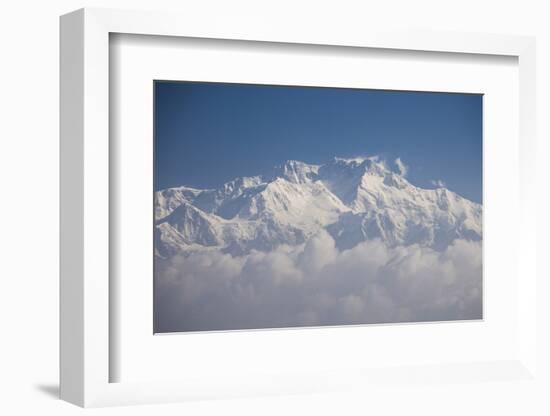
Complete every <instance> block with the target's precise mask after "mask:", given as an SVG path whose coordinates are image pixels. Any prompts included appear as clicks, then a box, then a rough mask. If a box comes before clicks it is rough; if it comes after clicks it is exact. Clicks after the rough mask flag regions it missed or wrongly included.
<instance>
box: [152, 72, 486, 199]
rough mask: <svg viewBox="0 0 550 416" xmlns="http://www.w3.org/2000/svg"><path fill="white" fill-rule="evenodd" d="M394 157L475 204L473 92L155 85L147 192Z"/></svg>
mask: <svg viewBox="0 0 550 416" xmlns="http://www.w3.org/2000/svg"><path fill="white" fill-rule="evenodd" d="M368 155H380V156H381V157H383V158H385V159H387V160H388V161H392V160H394V159H395V158H397V157H400V158H401V160H402V161H403V162H404V163H405V164H406V165H408V166H409V173H408V175H407V178H408V179H409V181H410V182H411V183H413V184H415V185H417V186H421V187H424V188H433V187H434V185H433V184H432V181H434V180H441V181H443V182H444V183H445V184H446V186H447V188H449V189H451V190H452V191H455V192H457V193H458V194H460V195H462V196H464V197H466V198H468V199H470V200H473V201H476V202H481V200H482V96H481V95H475V94H451V93H427V92H408V91H407V92H403V91H379V90H361V89H339V88H308V87H280V86H268V85H244V84H219V83H187V82H164V81H163V82H155V164H156V189H164V188H167V187H172V186H179V185H187V186H194V187H198V188H211V187H216V186H219V185H221V184H222V183H224V182H226V181H228V180H231V179H233V178H235V177H238V176H252V175H256V174H261V173H265V172H267V171H269V169H270V168H271V167H273V166H275V165H278V164H280V163H282V162H283V161H285V160H288V159H295V160H301V161H304V162H308V163H324V162H327V161H329V160H330V159H332V158H333V157H335V156H337V157H352V156H368Z"/></svg>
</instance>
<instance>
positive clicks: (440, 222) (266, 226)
mask: <svg viewBox="0 0 550 416" xmlns="http://www.w3.org/2000/svg"><path fill="white" fill-rule="evenodd" d="M481 220H482V206H481V205H480V204H477V203H475V202H472V201H469V200H467V199H465V198H463V197H461V196H459V195H458V194H456V193H454V192H452V191H450V190H448V189H446V188H443V187H439V188H437V189H423V188H419V187H416V186H415V185H413V184H411V183H410V182H409V181H408V180H407V179H406V176H405V175H404V174H403V172H402V171H399V172H395V171H393V170H392V169H390V168H389V167H388V165H387V163H386V162H385V161H384V160H381V159H380V158H378V157H376V156H373V157H358V158H350V159H343V158H334V159H333V160H332V161H331V162H328V163H326V164H322V165H314V164H308V163H305V162H301V161H297V160H288V161H286V162H285V163H283V164H281V165H279V166H276V167H274V168H273V169H272V170H271V171H270V172H267V173H266V174H265V175H257V176H250V177H239V178H235V179H233V180H232V181H229V182H227V183H225V184H224V185H222V186H220V187H219V188H216V189H196V188H191V187H186V186H181V187H175V188H168V189H164V190H161V191H158V192H156V193H155V223H156V229H155V238H156V249H157V251H156V254H157V255H158V256H160V257H169V256H172V255H175V254H180V253H184V254H185V253H189V252H193V251H196V250H211V249H219V250H222V251H223V252H226V253H229V254H231V255H244V254H247V253H249V252H250V251H252V250H259V251H270V250H273V249H275V248H277V247H278V246H281V245H299V244H303V243H305V242H306V241H307V240H308V239H309V238H311V237H312V236H313V235H315V234H316V233H318V232H320V231H321V230H325V231H327V232H328V233H329V234H330V235H331V236H332V238H333V239H334V240H335V244H336V246H337V247H338V248H339V249H340V250H346V249H350V248H353V247H354V246H355V245H357V244H359V243H361V242H362V241H367V240H373V239H380V240H381V241H383V242H384V243H386V244H387V245H389V246H397V245H411V244H419V245H421V246H427V247H431V248H433V249H436V250H439V251H441V250H444V249H445V248H446V247H448V246H449V245H450V244H452V242H453V241H455V240H456V239H466V240H473V241H479V240H481V239H482V226H481Z"/></svg>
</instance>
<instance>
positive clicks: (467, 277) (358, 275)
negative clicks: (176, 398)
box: [155, 231, 482, 332]
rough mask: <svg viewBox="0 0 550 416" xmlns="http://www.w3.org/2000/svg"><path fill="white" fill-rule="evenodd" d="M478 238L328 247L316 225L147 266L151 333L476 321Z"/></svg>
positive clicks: (327, 237) (478, 304)
mask: <svg viewBox="0 0 550 416" xmlns="http://www.w3.org/2000/svg"><path fill="white" fill-rule="evenodd" d="M481 276H482V271H481V243H480V242H470V241H464V240H457V241H455V242H454V243H453V244H452V245H451V246H449V247H448V248H447V249H446V250H445V251H443V252H438V251H434V250H432V249H429V248H425V247H420V246H418V245H411V246H406V247H403V246H400V247H395V248H389V247H387V246H386V245H384V244H383V243H381V242H380V241H367V242H363V243H360V244H359V245H357V246H356V247H354V248H352V249H350V250H346V251H342V252H340V251H338V250H337V249H336V248H335V245H334V241H333V240H332V237H330V235H329V234H328V233H326V232H324V231H322V232H321V233H319V234H318V235H316V236H315V237H313V238H311V239H310V240H309V241H308V243H307V244H305V245H302V246H298V247H288V246H284V247H280V248H279V249H277V250H274V251H272V252H269V253H263V252H258V251H253V252H251V253H250V254H248V255H246V256H242V257H233V256H231V255H229V254H223V253H221V252H220V251H217V250H216V251H202V252H198V253H195V254H191V255H189V256H188V257H182V256H176V257H173V258H172V259H170V260H166V261H161V260H159V261H158V262H157V269H156V288H155V289H156V292H155V294H156V303H155V305H156V322H157V324H158V326H157V330H158V331H165V332H168V331H188V330H195V331H196V330H215V329H239V328H243V329H244V328H267V327H289V326H304V325H305V326H315V325H342V324H367V323H380V322H386V323H389V322H404V321H427V320H428V321H438V320H450V319H477V318H481V310H482V308H481V306H482V303H481V302H482V301H481V299H482V297H481V287H482V286H481Z"/></svg>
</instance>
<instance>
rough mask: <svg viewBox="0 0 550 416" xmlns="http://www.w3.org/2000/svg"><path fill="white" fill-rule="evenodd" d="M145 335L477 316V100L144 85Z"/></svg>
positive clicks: (480, 212) (449, 95) (322, 90)
mask: <svg viewBox="0 0 550 416" xmlns="http://www.w3.org/2000/svg"><path fill="white" fill-rule="evenodd" d="M153 88H154V187H155V188H154V189H153V190H152V192H154V219H153V225H152V226H153V227H154V253H152V254H151V255H152V256H154V277H153V280H154V282H153V283H154V311H153V313H154V333H177V332H200V331H228V330H252V329H276V328H300V327H301V328H305V327H323V326H345V325H368V324H396V323H415V322H440V321H471V320H481V319H483V261H482V259H483V250H482V245H483V244H482V243H483V95H482V94H466V93H453V92H430V91H398V90H375V89H361V88H342V87H324V86H323V87H317V86H300V85H296V86H294V85H260V84H238V83H217V82H197V81H193V82H191V81H189V82H188V81H170V80H156V81H154V83H153Z"/></svg>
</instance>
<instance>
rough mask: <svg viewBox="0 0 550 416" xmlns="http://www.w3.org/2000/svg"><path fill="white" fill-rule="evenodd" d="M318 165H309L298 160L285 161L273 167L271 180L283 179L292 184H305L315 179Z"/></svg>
mask: <svg viewBox="0 0 550 416" xmlns="http://www.w3.org/2000/svg"><path fill="white" fill-rule="evenodd" d="M318 171H319V165H311V164H308V163H305V162H301V161H299V160H287V161H286V162H285V163H283V164H282V165H278V166H275V168H274V169H273V175H272V176H273V178H278V177H280V178H284V179H286V180H288V181H290V182H293V183H305V182H309V181H312V180H315V179H316V178H317V173H318Z"/></svg>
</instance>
